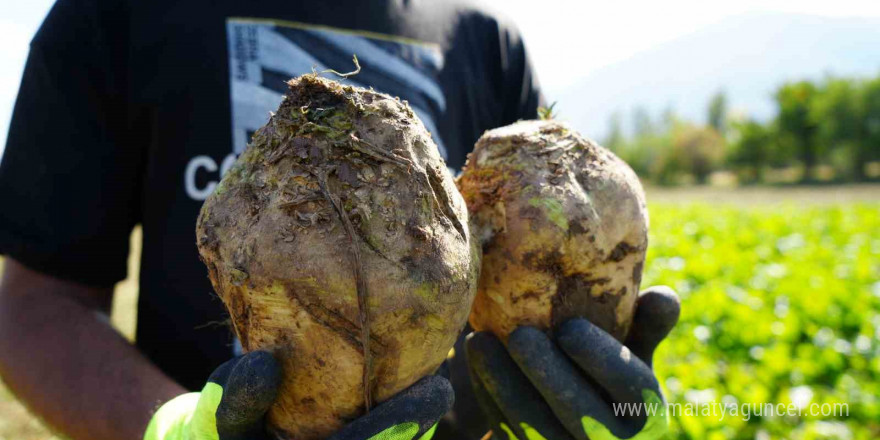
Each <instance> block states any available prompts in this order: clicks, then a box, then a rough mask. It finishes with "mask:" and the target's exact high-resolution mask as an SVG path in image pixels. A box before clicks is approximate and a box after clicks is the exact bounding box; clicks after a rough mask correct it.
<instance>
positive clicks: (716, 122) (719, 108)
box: [708, 92, 727, 133]
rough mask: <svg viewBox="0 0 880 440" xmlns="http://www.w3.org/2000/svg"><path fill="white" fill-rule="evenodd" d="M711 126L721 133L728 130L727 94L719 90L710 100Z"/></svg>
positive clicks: (709, 118) (709, 120)
mask: <svg viewBox="0 0 880 440" xmlns="http://www.w3.org/2000/svg"><path fill="white" fill-rule="evenodd" d="M708 116H709V117H708V122H709V126H710V127H712V128H714V129H715V131H717V132H719V133H724V132H725V131H726V130H727V95H725V94H724V92H718V93H716V94H715V96H713V97H712V100H711V101H709V115H708Z"/></svg>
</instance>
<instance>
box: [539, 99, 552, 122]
mask: <svg viewBox="0 0 880 440" xmlns="http://www.w3.org/2000/svg"><path fill="white" fill-rule="evenodd" d="M553 107H556V103H555V102H554V103H553V104H550V106H549V107H538V119H540V120H542V121H549V120H551V119H554V118H556V114H555V113H554V112H553Z"/></svg>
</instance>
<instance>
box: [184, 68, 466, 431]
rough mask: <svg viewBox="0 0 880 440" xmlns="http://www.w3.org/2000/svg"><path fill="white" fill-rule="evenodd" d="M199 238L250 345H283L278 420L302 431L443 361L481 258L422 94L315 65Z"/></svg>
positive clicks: (217, 196) (217, 199)
mask: <svg viewBox="0 0 880 440" xmlns="http://www.w3.org/2000/svg"><path fill="white" fill-rule="evenodd" d="M197 240H198V247H199V252H200V254H201V256H202V259H203V261H204V262H205V264H206V265H207V267H208V269H209V276H210V278H211V281H212V283H213V285H214V288H215V290H216V292H217V293H218V294H219V296H220V298H221V299H222V300H223V303H224V304H225V305H226V307H227V309H228V310H229V313H230V316H231V318H232V324H233V325H234V328H235V332H236V333H237V335H238V337H239V339H240V340H241V342H242V345H243V346H244V349H245V350H248V351H250V350H255V349H268V350H270V351H272V352H273V353H274V355H275V356H276V358H278V359H279V360H280V361H281V364H282V367H283V376H284V377H283V383H282V389H281V391H280V396H279V399H278V401H277V402H276V403H275V405H274V406H273V407H272V409H271V410H270V413H269V416H268V421H269V424H270V426H272V427H273V429H274V430H275V431H276V432H277V433H278V434H280V435H281V436H282V437H287V438H295V439H297V440H311V439H318V438H325V437H326V436H328V435H329V434H331V433H332V432H334V431H336V430H337V429H339V427H340V426H342V424H344V423H345V422H347V421H349V420H351V419H353V418H355V417H357V416H359V415H361V414H362V413H363V412H364V411H365V406H366V405H369V402H371V401H375V402H380V401H382V400H384V399H386V398H388V397H390V396H391V395H393V394H395V393H397V392H398V391H400V390H402V389H404V388H406V387H407V386H409V385H410V384H412V383H413V382H415V381H416V380H418V379H419V378H421V377H423V376H425V375H427V374H430V373H432V372H433V371H434V370H435V369H436V368H437V367H438V366H439V365H440V363H441V362H442V361H443V359H444V358H445V356H446V354H447V352H448V351H449V349H450V347H452V344H453V343H454V341H455V339H456V336H457V335H458V333H459V331H460V330H461V328H462V327H463V325H464V322H465V320H466V319H467V315H468V311H469V310H470V305H471V302H472V299H473V295H474V293H475V290H476V283H477V276H478V273H479V246H478V245H477V243H476V242H475V240H471V238H470V233H469V229H468V220H467V210H466V208H465V205H464V202H463V200H462V198H461V196H460V194H459V193H458V191H456V188H455V186H454V183H453V181H452V178H451V176H450V175H449V172H448V171H447V168H446V166H445V164H444V162H443V160H442V159H441V158H440V156H439V154H438V152H437V147H436V146H435V144H434V142H433V141H432V140H431V137H430V134H429V133H428V132H427V131H426V130H425V128H424V126H423V125H422V124H421V122H420V121H419V119H418V118H417V117H416V116H415V115H414V114H413V112H412V110H411V109H410V108H409V106H408V105H407V104H406V103H405V102H401V101H400V100H398V99H395V98H391V97H390V96H387V95H383V94H380V93H375V92H373V91H370V90H364V89H360V88H355V87H351V86H344V85H341V84H339V83H337V82H335V81H331V80H328V79H325V78H321V77H319V76H317V75H305V76H302V77H299V78H295V79H293V80H291V81H290V82H289V91H288V93H287V94H286V96H285V98H284V101H283V102H282V103H281V106H280V107H279V108H278V111H277V112H276V113H275V114H273V115H272V116H271V118H270V119H269V122H268V123H267V124H266V125H265V126H264V127H262V128H260V129H259V130H258V131H257V132H256V133H255V134H254V136H253V141H252V143H251V145H250V146H249V147H248V149H247V150H246V151H245V152H244V153H243V154H242V156H241V157H240V158H239V159H238V161H237V162H236V164H235V165H234V166H233V167H232V168H231V169H230V170H229V172H228V173H227V174H226V175H225V176H224V177H223V179H222V181H221V182H220V184H219V185H218V188H217V190H216V192H215V193H214V194H213V195H211V196H210V197H209V198H208V199H207V200H206V201H205V204H204V206H203V208H202V211H201V214H200V215H199V219H198V224H197Z"/></svg>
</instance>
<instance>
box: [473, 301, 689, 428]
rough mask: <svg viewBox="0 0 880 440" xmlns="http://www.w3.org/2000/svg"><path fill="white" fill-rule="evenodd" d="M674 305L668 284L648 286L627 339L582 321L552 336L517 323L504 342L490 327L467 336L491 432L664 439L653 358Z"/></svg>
mask: <svg viewBox="0 0 880 440" xmlns="http://www.w3.org/2000/svg"><path fill="white" fill-rule="evenodd" d="M679 309H680V304H679V300H678V297H677V296H676V295H675V293H674V292H673V291H672V290H671V289H669V288H668V287H652V288H649V289H647V290H645V291H644V292H642V293H641V294H640V295H639V298H638V302H637V309H636V313H635V316H634V319H633V324H632V327H631V329H630V333H629V336H628V338H627V340H626V343H625V344H621V343H620V342H618V341H617V340H616V339H614V337H612V336H611V335H609V334H608V333H606V332H605V331H603V330H601V329H600V328H599V327H596V326H595V325H593V324H591V323H590V322H589V321H587V320H585V319H572V320H569V321H566V322H565V323H563V324H562V325H560V326H559V327H558V328H556V329H554V331H553V335H554V337H555V342H554V341H551V340H550V338H549V337H548V336H547V335H546V334H545V333H544V332H542V331H540V330H538V329H536V328H534V327H520V328H517V329H516V330H515V331H514V332H513V333H511V334H510V337H509V339H508V342H507V348H505V347H504V345H503V344H502V343H501V341H499V340H498V339H497V338H496V337H495V336H493V335H491V334H490V333H487V332H479V333H472V334H471V335H469V338H468V341H467V357H468V364H469V366H470V373H471V381H472V384H473V387H474V391H475V393H476V395H477V400H478V402H479V404H480V407H481V408H483V411H484V412H485V415H486V416H487V417H488V419H489V421H490V424H491V426H492V438H494V439H503V440H514V439H517V440H545V439H546V440H563V439H577V440H586V439H591V440H612V439H638V440H655V439H659V438H661V437H662V436H663V435H664V434H665V433H666V432H667V431H668V425H669V422H668V417H667V412H666V401H665V399H664V397H663V394H662V392H661V390H660V385H659V383H658V382H657V378H656V377H655V376H654V373H653V371H652V369H651V362H652V357H653V355H654V349H655V348H656V347H657V345H658V344H659V343H660V342H661V341H662V340H663V339H664V338H665V337H666V335H667V334H669V331H670V330H672V327H674V326H675V323H676V322H677V321H678V315H679Z"/></svg>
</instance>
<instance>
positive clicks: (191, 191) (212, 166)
mask: <svg viewBox="0 0 880 440" xmlns="http://www.w3.org/2000/svg"><path fill="white" fill-rule="evenodd" d="M235 159H236V156H235V154H234V153H231V154H229V155H227V156H226V157H225V158H224V159H223V163H222V164H220V177H221V178H222V177H223V175H224V174H226V172H227V171H229V168H231V167H232V165H233V164H234V163H235ZM200 168H203V169H204V170H205V171H207V172H209V173H213V172H215V171H217V162H216V161H214V159H212V158H210V157H209V156H205V155H201V156H196V157H194V158H192V159H191V160H190V161H189V163H188V164H186V171H184V173H183V183H184V186H185V187H186V195H188V196H189V198H191V199H193V200H199V201H202V200H205V199H207V198H208V196H209V195H211V193H213V192H214V189H216V188H217V182H216V181H214V180H209V181H208V183H207V184H206V185H205V186H204V187H202V188H199V187H198V186H196V173H198V172H199V169H200Z"/></svg>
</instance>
